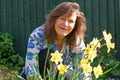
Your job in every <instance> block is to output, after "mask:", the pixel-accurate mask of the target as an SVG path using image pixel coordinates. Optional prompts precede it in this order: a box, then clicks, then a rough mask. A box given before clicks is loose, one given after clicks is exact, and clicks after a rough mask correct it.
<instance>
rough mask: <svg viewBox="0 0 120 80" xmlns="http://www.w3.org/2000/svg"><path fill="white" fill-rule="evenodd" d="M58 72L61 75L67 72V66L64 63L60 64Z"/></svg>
mask: <svg viewBox="0 0 120 80" xmlns="http://www.w3.org/2000/svg"><path fill="white" fill-rule="evenodd" d="M57 67H58V70H59V73H60V74H64V73H65V72H67V66H66V65H63V64H62V63H60V64H59V65H58V66H57Z"/></svg>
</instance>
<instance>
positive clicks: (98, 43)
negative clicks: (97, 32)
mask: <svg viewBox="0 0 120 80" xmlns="http://www.w3.org/2000/svg"><path fill="white" fill-rule="evenodd" d="M90 44H91V47H92V48H97V47H100V45H101V44H100V42H99V40H98V39H97V38H93V40H92V41H91V42H90Z"/></svg>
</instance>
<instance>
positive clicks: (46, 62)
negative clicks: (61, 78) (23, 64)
mask: <svg viewBox="0 0 120 80" xmlns="http://www.w3.org/2000/svg"><path fill="white" fill-rule="evenodd" d="M48 46H49V45H48ZM50 48H51V47H48V51H47V55H46V58H45V65H44V72H43V75H44V77H43V79H45V78H46V75H45V70H46V64H47V59H48V54H49V52H50Z"/></svg>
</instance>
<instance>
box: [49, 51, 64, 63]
mask: <svg viewBox="0 0 120 80" xmlns="http://www.w3.org/2000/svg"><path fill="white" fill-rule="evenodd" d="M62 55H63V54H62V53H59V51H58V50H56V51H55V53H51V56H52V57H51V59H50V60H51V61H52V62H55V63H56V64H58V62H62V60H63V59H62Z"/></svg>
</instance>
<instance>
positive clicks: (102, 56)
mask: <svg viewBox="0 0 120 80" xmlns="http://www.w3.org/2000/svg"><path fill="white" fill-rule="evenodd" d="M103 59H104V56H102V57H101V59H100V61H99V63H98V65H99V64H100V63H101V62H102V60H103Z"/></svg>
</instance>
